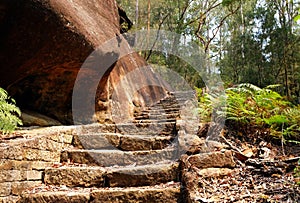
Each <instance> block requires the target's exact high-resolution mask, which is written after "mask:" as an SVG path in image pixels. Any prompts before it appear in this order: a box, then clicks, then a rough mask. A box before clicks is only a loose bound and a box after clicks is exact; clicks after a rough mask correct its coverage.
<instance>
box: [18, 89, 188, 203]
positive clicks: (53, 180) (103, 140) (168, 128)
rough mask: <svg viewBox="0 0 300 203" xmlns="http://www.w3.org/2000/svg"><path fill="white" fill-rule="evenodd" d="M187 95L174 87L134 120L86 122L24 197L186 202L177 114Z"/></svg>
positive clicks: (32, 199) (31, 199)
mask: <svg viewBox="0 0 300 203" xmlns="http://www.w3.org/2000/svg"><path fill="white" fill-rule="evenodd" d="M175 94H176V95H175ZM174 97H175V98H176V99H174ZM188 98H189V97H187V94H186V93H185V94H182V93H181V94H180V93H173V94H172V95H171V96H170V97H168V98H166V99H163V100H161V101H159V102H158V103H156V104H155V105H153V106H151V107H147V108H144V109H136V110H135V112H134V120H132V121H130V122H125V123H120V124H111V125H110V124H108V125H89V126H81V127H80V128H79V129H77V133H75V134H74V135H73V136H74V137H73V142H72V145H71V146H69V147H68V148H67V149H64V150H62V152H61V155H60V163H59V164H54V165H53V166H51V167H48V168H46V169H45V171H44V173H43V179H42V182H43V184H42V185H40V186H38V187H34V188H32V189H30V190H28V191H27V192H26V193H24V194H22V196H21V199H20V200H19V202H24V203H25V202H26V203H29V202H32V203H33V202H48V203H49V202H114V203H116V202H120V203H121V202H124V203H125V202H164V203H166V202H184V200H183V198H182V197H183V195H182V185H181V184H180V177H179V174H180V172H179V158H180V154H179V153H180V151H179V150H178V148H177V147H176V145H177V142H176V136H177V132H178V130H179V127H178V125H176V119H180V115H179V114H180V112H179V110H180V105H182V104H183V103H184V102H185V101H186V100H187V99H188Z"/></svg>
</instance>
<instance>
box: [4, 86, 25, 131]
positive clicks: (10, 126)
mask: <svg viewBox="0 0 300 203" xmlns="http://www.w3.org/2000/svg"><path fill="white" fill-rule="evenodd" d="M20 116H21V111H20V109H19V108H18V107H17V106H16V101H15V100H14V99H13V98H11V97H10V96H8V94H7V92H6V91H5V90H4V89H2V88H0V133H4V134H7V133H10V132H12V131H14V130H15V129H16V127H17V126H18V125H22V121H21V119H20V118H19V117H20Z"/></svg>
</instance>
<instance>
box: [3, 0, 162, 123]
mask: <svg viewBox="0 0 300 203" xmlns="http://www.w3.org/2000/svg"><path fill="white" fill-rule="evenodd" d="M119 11H120V9H119ZM122 13H123V12H122ZM123 15H124V13H123ZM122 19H124V18H121V20H120V16H119V14H118V6H117V4H116V2H115V0H105V1H103V0H95V1H85V0H72V1H71V0H64V1H60V0H48V1H44V0H2V1H1V2H0V29H1V31H0V43H1V47H0V61H1V67H0V86H1V87H4V88H8V91H9V93H10V94H12V96H13V97H14V98H15V99H16V100H17V104H18V105H19V106H21V107H22V108H25V109H30V110H34V111H38V112H40V113H42V114H45V115H47V116H50V117H52V118H54V119H57V120H58V121H60V122H62V123H63V124H71V123H73V119H72V111H71V109H72V92H73V87H74V82H75V80H76V77H77V74H78V72H79V69H80V67H81V66H82V64H83V63H84V61H85V60H86V59H87V57H88V56H89V55H90V54H91V53H92V52H93V51H94V50H96V48H97V47H98V46H99V45H101V44H103V43H105V42H106V41H108V40H110V39H111V38H115V37H116V36H117V35H119V34H120V22H122ZM123 21H124V20H123ZM120 40H121V41H120ZM120 42H122V44H123V45H122V46H123V47H126V44H127V42H126V41H125V40H124V39H121V38H116V39H115V43H117V44H118V43H120ZM113 54H114V53H113V52H110V51H108V52H105V51H104V52H101V53H100V56H99V60H100V62H99V63H98V64H97V65H98V66H99V67H97V68H98V69H92V68H91V69H89V68H87V69H85V71H84V72H83V74H81V76H82V77H83V79H82V82H83V83H84V82H87V81H88V82H91V81H96V82H95V83H94V82H92V83H91V84H96V85H97V87H98V88H97V91H96V96H95V100H94V101H91V102H92V104H93V106H92V107H93V108H94V107H95V109H96V114H95V117H94V120H91V119H92V118H91V117H93V116H94V115H90V114H89V113H87V115H84V116H85V117H84V118H83V121H82V122H91V121H95V120H96V121H100V122H102V121H105V120H111V119H112V117H111V115H110V112H111V108H112V106H111V105H112V104H111V102H110V101H111V96H112V95H113V94H114V95H115V96H116V98H120V99H122V100H126V101H127V102H125V103H122V105H123V106H122V108H123V109H125V110H127V111H130V112H131V110H132V109H133V107H134V104H135V105H144V104H145V103H147V102H150V103H151V102H153V101H156V100H158V99H160V98H162V97H164V96H165V89H164V88H161V87H159V86H160V85H158V86H156V87H154V86H147V87H143V88H142V89H140V90H138V91H137V90H136V88H135V86H134V85H133V84H134V82H136V81H134V78H129V79H128V80H127V81H126V82H125V83H123V86H122V88H117V89H116V86H118V84H119V82H120V80H121V79H123V78H124V76H125V75H126V74H128V73H129V72H130V71H133V70H137V69H138V68H139V67H144V66H146V62H145V61H144V60H143V59H142V58H141V57H140V56H139V55H138V54H137V53H131V54H129V55H126V56H124V57H122V58H121V59H118V53H115V54H116V55H113ZM107 59H113V60H114V59H115V60H116V61H115V63H113V64H112V65H110V64H108V65H110V67H109V68H108V70H107V71H106V72H105V73H103V77H102V79H101V81H100V82H99V79H100V78H97V77H98V76H99V75H100V73H101V71H104V69H105V68H104V66H105V65H107V64H105V62H106V60H107ZM146 70H147V71H141V72H138V73H136V77H137V78H139V79H140V80H141V81H150V82H149V83H151V82H153V83H154V84H162V85H161V86H164V85H163V82H162V81H160V79H158V78H157V77H156V76H155V75H154V73H153V72H152V70H151V69H149V68H148V69H146ZM101 74H102V73H101ZM95 76H96V77H95ZM81 85H82V90H83V91H85V92H89V91H91V92H90V95H93V94H94V92H93V91H92V90H91V89H93V88H92V87H91V88H87V87H89V86H86V84H85V85H84V84H80V85H79V86H78V87H79V89H80V88H81ZM128 92H133V93H135V94H128ZM80 99H82V107H83V109H84V108H85V107H86V105H88V104H89V103H88V102H90V100H93V98H92V99H90V98H86V97H85V96H83V97H82V98H80ZM94 104H95V105H94ZM124 104H125V105H127V106H128V108H126V107H125V106H124ZM78 108H80V106H78ZM78 110H80V109H78ZM130 112H129V113H128V112H125V113H127V114H130ZM132 113H133V112H132ZM82 116H83V115H82Z"/></svg>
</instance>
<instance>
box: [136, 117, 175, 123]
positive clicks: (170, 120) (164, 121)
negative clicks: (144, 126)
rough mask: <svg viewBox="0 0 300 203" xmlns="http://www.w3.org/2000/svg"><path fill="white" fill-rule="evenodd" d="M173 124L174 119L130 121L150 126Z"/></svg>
mask: <svg viewBox="0 0 300 203" xmlns="http://www.w3.org/2000/svg"><path fill="white" fill-rule="evenodd" d="M169 122H171V123H173V122H176V119H174V118H168V119H139V120H134V121H132V123H137V124H140V123H150V124H154V123H169Z"/></svg>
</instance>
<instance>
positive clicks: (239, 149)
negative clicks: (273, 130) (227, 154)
mask: <svg viewBox="0 0 300 203" xmlns="http://www.w3.org/2000/svg"><path fill="white" fill-rule="evenodd" d="M225 132H226V133H224V135H223V136H221V138H220V141H221V142H222V143H223V144H225V145H227V146H229V148H231V150H232V151H234V153H235V156H234V158H235V161H236V164H237V166H236V168H235V169H234V170H233V171H232V173H231V174H230V175H229V176H225V177H219V178H200V180H199V184H200V185H199V190H200V191H198V192H199V193H198V194H199V197H200V198H199V200H198V202H291V203H296V202H300V185H297V182H300V180H299V177H298V178H296V177H295V168H296V167H297V166H298V164H299V163H298V160H299V158H300V157H299V156H300V144H295V143H289V142H287V143H285V144H283V145H282V144H281V141H274V140H273V141H272V140H268V139H266V138H265V136H264V134H265V133H267V132H259V131H255V130H253V129H252V130H247V129H246V130H244V132H243V133H241V132H237V131H236V130H232V129H228V128H227V130H226V131H225ZM298 167H299V166H298ZM299 173H300V172H299Z"/></svg>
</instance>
